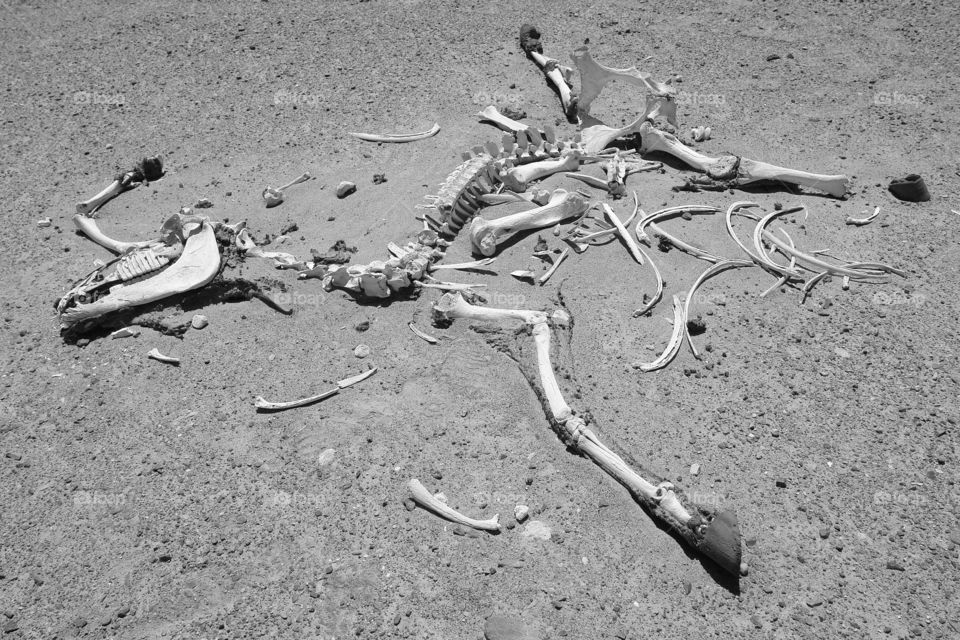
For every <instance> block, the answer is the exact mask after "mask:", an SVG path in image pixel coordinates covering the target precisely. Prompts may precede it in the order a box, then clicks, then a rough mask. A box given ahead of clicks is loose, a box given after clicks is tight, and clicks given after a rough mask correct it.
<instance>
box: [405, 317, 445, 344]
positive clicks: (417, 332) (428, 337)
mask: <svg viewBox="0 0 960 640" xmlns="http://www.w3.org/2000/svg"><path fill="white" fill-rule="evenodd" d="M407 327H409V328H410V331H413V333H414V335H416V336H417V337H418V338H420V339H421V340H424V341H426V342H428V343H430V344H437V343H438V342H440V341H439V340H437V339H436V338H434V337H433V336H431V335H428V334H426V333H424V332H423V331H421V330H420V329H418V328H417V325H415V324H413V323H412V322H409V323H407Z"/></svg>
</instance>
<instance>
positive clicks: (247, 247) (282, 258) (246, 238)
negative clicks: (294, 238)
mask: <svg viewBox="0 0 960 640" xmlns="http://www.w3.org/2000/svg"><path fill="white" fill-rule="evenodd" d="M235 242H236V245H237V248H238V249H240V250H241V251H244V252H245V253H246V254H247V255H248V256H251V257H254V258H264V259H266V260H277V261H278V262H279V263H280V264H281V265H283V266H286V267H294V266H297V265H299V264H300V261H299V260H297V258H296V257H294V256H293V255H291V254H289V253H284V252H282V251H264V250H263V249H261V248H260V247H258V246H257V244H256V243H255V242H254V241H253V238H251V237H250V232H249V231H247V230H246V229H241V230H240V231H239V232H238V233H237V237H236V239H235Z"/></svg>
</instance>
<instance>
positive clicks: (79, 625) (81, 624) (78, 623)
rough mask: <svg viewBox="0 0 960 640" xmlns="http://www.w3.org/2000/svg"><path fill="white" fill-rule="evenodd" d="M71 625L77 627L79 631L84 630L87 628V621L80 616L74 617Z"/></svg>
mask: <svg viewBox="0 0 960 640" xmlns="http://www.w3.org/2000/svg"><path fill="white" fill-rule="evenodd" d="M70 624H71V625H73V626H74V627H76V628H77V629H82V628H84V627H85V626H87V621H86V620H84V619H83V618H81V617H80V616H74V617H73V619H72V620H70Z"/></svg>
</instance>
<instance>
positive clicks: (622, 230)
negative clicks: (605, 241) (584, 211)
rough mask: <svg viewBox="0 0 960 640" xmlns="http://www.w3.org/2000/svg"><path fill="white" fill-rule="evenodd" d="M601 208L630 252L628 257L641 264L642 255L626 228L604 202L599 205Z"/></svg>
mask: <svg viewBox="0 0 960 640" xmlns="http://www.w3.org/2000/svg"><path fill="white" fill-rule="evenodd" d="M601 206H602V207H603V212H604V213H605V214H606V216H607V218H608V219H609V220H610V222H612V223H613V226H614V227H616V229H617V233H618V234H619V235H620V238H621V239H623V241H624V243H626V245H627V248H628V249H629V250H630V255H632V256H633V259H634V260H636V261H637V262H638V263H639V264H643V253H641V251H640V247H638V246H637V243H636V241H634V239H633V236H631V235H630V232H629V231H627V228H626V227H625V226H624V224H623V223H622V222H621V221H620V218H619V217H617V214H616V213H614V212H613V209H611V208H610V205H608V204H607V203H606V202H604V203H601ZM628 224H629V223H628Z"/></svg>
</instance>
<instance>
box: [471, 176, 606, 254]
mask: <svg viewBox="0 0 960 640" xmlns="http://www.w3.org/2000/svg"><path fill="white" fill-rule="evenodd" d="M587 206H588V203H587V201H586V199H585V198H584V197H583V196H582V195H581V194H579V193H577V192H570V191H566V190H564V189H557V190H556V191H554V192H553V195H552V196H551V197H550V202H548V203H547V204H546V205H544V206H542V207H537V208H536V209H531V210H529V211H521V212H520V213H515V214H513V215H509V216H504V217H503V218H499V219H497V220H494V221H488V220H486V219H484V218H482V217H481V216H476V217H474V219H473V221H472V222H471V223H470V242H471V243H472V244H473V248H474V249H475V250H476V251H477V252H479V253H480V254H481V255H485V256H492V255H493V254H494V253H496V251H497V245H499V244H500V243H502V242H504V241H505V240H506V239H507V238H509V237H511V236H513V235H514V234H516V233H519V232H521V231H528V230H531V229H542V228H546V227H551V226H553V225H555V224H557V223H558V222H561V221H563V220H567V219H569V218H571V217H574V216H578V215H581V214H583V213H584V212H585V211H586V210H587Z"/></svg>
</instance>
